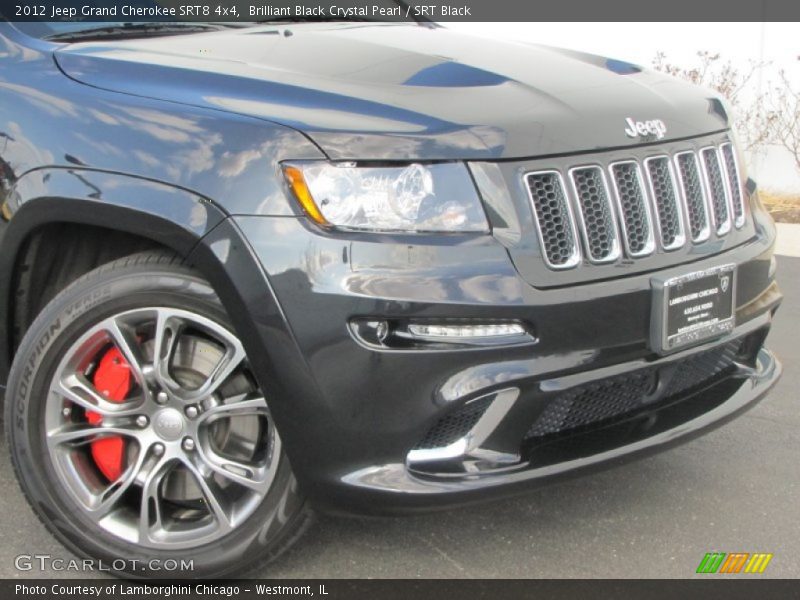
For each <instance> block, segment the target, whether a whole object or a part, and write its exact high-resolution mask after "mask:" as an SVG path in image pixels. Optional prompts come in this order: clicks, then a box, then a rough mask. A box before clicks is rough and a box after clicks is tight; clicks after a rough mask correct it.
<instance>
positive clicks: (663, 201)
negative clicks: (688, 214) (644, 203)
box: [644, 156, 686, 250]
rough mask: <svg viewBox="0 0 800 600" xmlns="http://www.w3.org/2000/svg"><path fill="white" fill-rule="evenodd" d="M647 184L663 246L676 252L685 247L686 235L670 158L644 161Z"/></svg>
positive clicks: (663, 157)
mask: <svg viewBox="0 0 800 600" xmlns="http://www.w3.org/2000/svg"><path fill="white" fill-rule="evenodd" d="M644 165H645V171H646V172H647V183H648V185H649V187H650V194H651V196H652V197H653V203H654V204H655V207H656V221H657V227H656V228H657V229H658V231H659V236H660V238H661V246H662V247H663V248H664V250H676V249H678V248H680V247H682V246H683V244H684V242H685V241H686V234H685V233H684V229H683V211H682V210H681V202H680V196H679V195H678V185H677V182H676V180H675V172H674V171H673V169H672V164H671V163H670V160H669V157H668V156H653V157H651V158H648V159H646V160H645V161H644Z"/></svg>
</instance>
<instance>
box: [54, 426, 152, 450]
mask: <svg viewBox="0 0 800 600" xmlns="http://www.w3.org/2000/svg"><path fill="white" fill-rule="evenodd" d="M115 435H121V436H125V437H132V438H136V437H137V431H136V430H134V429H129V428H127V427H102V426H101V427H97V426H95V425H83V424H81V425H65V426H61V427H58V428H56V429H53V430H51V431H48V432H47V440H48V441H49V442H50V443H51V444H52V445H54V446H62V445H64V444H69V445H72V446H82V445H84V444H87V443H89V442H92V441H94V440H96V439H101V438H104V437H108V436H115Z"/></svg>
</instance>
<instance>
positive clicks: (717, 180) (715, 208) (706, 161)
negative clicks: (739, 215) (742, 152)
mask: <svg viewBox="0 0 800 600" xmlns="http://www.w3.org/2000/svg"><path fill="white" fill-rule="evenodd" d="M699 156H700V164H701V166H702V169H703V179H704V180H705V185H706V193H707V194H708V199H709V203H710V206H711V216H712V217H713V220H714V227H715V231H716V232H717V235H725V234H727V233H728V232H729V231H730V230H731V226H732V223H731V213H732V212H733V210H732V207H731V202H730V192H729V190H728V185H726V184H725V179H726V178H725V176H724V175H723V173H722V161H721V157H720V154H719V151H718V150H717V148H716V147H715V146H707V147H705V148H701V149H700V152H699Z"/></svg>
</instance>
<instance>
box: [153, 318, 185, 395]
mask: <svg viewBox="0 0 800 600" xmlns="http://www.w3.org/2000/svg"><path fill="white" fill-rule="evenodd" d="M180 329H181V322H180V321H179V320H178V319H177V318H176V317H175V316H173V315H172V313H171V312H170V311H167V310H165V309H159V310H158V313H157V316H156V331H155V337H154V339H153V344H154V348H153V366H154V372H155V376H156V379H157V380H158V383H159V384H160V385H161V386H162V387H167V388H169V389H172V390H173V391H180V390H181V386H180V385H179V384H178V382H177V381H175V380H174V379H173V378H172V375H170V372H169V367H170V364H171V362H172V355H173V353H174V352H175V347H176V345H177V341H178V337H179V336H180Z"/></svg>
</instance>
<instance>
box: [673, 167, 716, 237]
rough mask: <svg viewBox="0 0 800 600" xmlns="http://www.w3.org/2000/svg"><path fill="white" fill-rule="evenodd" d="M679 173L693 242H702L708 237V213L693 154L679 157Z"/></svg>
mask: <svg viewBox="0 0 800 600" xmlns="http://www.w3.org/2000/svg"><path fill="white" fill-rule="evenodd" d="M676 162H677V163H678V173H679V174H680V179H681V186H682V187H683V196H684V198H686V208H687V210H688V212H689V228H690V229H691V232H692V240H693V241H695V242H697V241H702V240H703V239H705V238H706V237H708V213H707V212H706V202H705V194H704V193H703V184H702V182H701V181H700V170H699V168H698V165H697V157H696V155H695V154H694V153H693V152H684V153H681V154H678V155H677V161H676Z"/></svg>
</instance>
